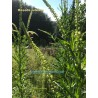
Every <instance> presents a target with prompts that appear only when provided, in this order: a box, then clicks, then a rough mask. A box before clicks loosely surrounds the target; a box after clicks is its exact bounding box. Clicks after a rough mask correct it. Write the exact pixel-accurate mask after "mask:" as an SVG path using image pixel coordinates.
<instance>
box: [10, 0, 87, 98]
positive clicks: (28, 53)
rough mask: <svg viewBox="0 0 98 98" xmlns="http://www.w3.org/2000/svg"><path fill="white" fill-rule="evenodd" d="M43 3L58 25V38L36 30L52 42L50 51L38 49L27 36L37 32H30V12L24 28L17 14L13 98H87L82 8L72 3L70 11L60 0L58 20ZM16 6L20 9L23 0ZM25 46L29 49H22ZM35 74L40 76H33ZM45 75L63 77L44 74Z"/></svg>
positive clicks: (52, 10)
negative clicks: (33, 72) (36, 72)
mask: <svg viewBox="0 0 98 98" xmlns="http://www.w3.org/2000/svg"><path fill="white" fill-rule="evenodd" d="M43 2H44V3H45V5H46V6H47V7H48V8H49V9H50V11H51V13H52V14H53V16H54V17H55V19H56V21H57V26H58V30H59V36H55V34H51V33H50V32H48V31H45V30H42V29H40V28H39V29H38V30H39V31H40V32H43V33H44V34H46V35H48V36H49V37H50V38H51V39H52V40H53V41H54V43H53V46H52V47H51V48H49V47H48V48H39V47H38V46H37V45H36V44H35V43H34V41H33V40H32V39H31V37H30V34H34V35H37V36H38V34H36V32H34V31H31V30H30V31H29V27H30V22H31V17H32V14H33V12H30V14H29V16H28V20H27V23H26V24H25V23H24V22H23V19H22V15H23V14H22V12H20V13H19V28H18V27H17V26H16V25H15V24H14V23H13V24H12V27H13V38H14V43H13V69H12V71H13V74H12V77H13V88H12V90H13V98H33V97H34V96H36V97H37V98H86V87H85V86H86V76H85V75H86V70H85V67H86V50H85V48H86V41H85V40H84V36H85V34H86V32H85V29H83V28H82V24H84V25H83V26H85V17H84V16H85V5H84V4H83V5H80V4H79V0H73V4H72V7H71V8H70V9H68V2H67V0H61V5H60V9H61V13H62V16H61V17H60V19H59V18H58V16H57V14H56V12H55V11H54V9H53V8H52V7H51V5H50V4H49V3H48V2H47V0H43ZM19 4H20V8H22V0H21V1H20V3H19ZM81 12H83V16H82V13H81ZM82 19H83V20H82ZM84 28H85V27H84ZM21 32H24V36H22V35H21ZM28 43H29V45H30V46H31V47H32V49H26V48H25V46H26V45H27V44H28ZM45 51H46V52H45ZM49 51H53V52H55V55H54V56H52V55H51V53H52V52H50V53H49ZM49 55H50V56H49ZM36 70H37V71H43V73H42V74H32V71H36ZM45 71H56V72H57V71H63V73H61V74H58V73H47V74H46V73H45Z"/></svg>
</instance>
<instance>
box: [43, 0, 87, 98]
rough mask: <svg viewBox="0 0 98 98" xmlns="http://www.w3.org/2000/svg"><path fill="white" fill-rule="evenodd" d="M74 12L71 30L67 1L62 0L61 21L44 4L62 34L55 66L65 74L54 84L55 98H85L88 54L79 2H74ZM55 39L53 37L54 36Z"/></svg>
mask: <svg viewBox="0 0 98 98" xmlns="http://www.w3.org/2000/svg"><path fill="white" fill-rule="evenodd" d="M73 1H74V2H73V3H74V5H73V6H74V10H73V15H74V16H73V17H75V18H74V20H73V21H74V24H70V26H71V25H74V27H75V29H73V30H72V29H71V28H69V22H70V18H73V17H69V14H68V12H69V11H68V6H67V5H68V2H67V0H61V6H60V9H61V13H62V16H61V19H60V20H58V19H57V18H56V17H57V15H56V13H55V11H54V10H53V8H52V7H51V5H50V4H49V3H48V2H47V1H46V0H43V2H44V3H45V4H46V6H47V7H48V8H49V9H50V11H51V13H52V14H53V15H54V17H55V18H56V20H57V23H58V28H59V31H60V33H61V38H57V37H56V38H53V39H58V40H55V42H56V44H55V46H56V47H57V48H58V50H57V54H56V59H57V61H58V63H57V64H55V66H56V68H57V69H58V70H64V74H63V75H60V76H57V77H56V79H54V81H52V84H54V86H57V88H54V90H55V92H52V94H53V95H54V96H53V97H54V98H85V97H86V92H85V85H86V84H85V83H86V77H85V64H86V54H85V44H86V42H85V41H84V40H83V36H84V34H85V33H84V32H80V31H79V30H80V29H79V23H78V22H79V17H78V15H79V12H80V6H79V0H73ZM44 32H45V31H44ZM52 37H53V36H52Z"/></svg>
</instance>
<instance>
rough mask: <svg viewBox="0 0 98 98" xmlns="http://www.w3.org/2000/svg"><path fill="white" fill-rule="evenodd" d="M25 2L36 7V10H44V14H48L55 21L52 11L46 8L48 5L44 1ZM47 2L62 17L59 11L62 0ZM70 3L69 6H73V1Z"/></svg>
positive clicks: (28, 0) (30, 0)
mask: <svg viewBox="0 0 98 98" xmlns="http://www.w3.org/2000/svg"><path fill="white" fill-rule="evenodd" d="M23 1H24V2H26V3H27V4H28V5H32V6H35V7H36V8H39V9H42V10H44V12H45V13H46V14H48V16H49V17H50V18H51V19H52V20H53V21H54V20H55V19H54V17H53V15H52V14H51V12H50V10H49V9H48V8H47V7H46V5H45V4H44V2H43V1H42V0H23ZM47 1H48V2H49V4H51V6H52V7H53V8H54V10H55V11H56V13H57V14H58V16H60V15H61V13H60V11H59V4H60V2H61V0H47ZM68 2H69V5H71V2H72V0H68Z"/></svg>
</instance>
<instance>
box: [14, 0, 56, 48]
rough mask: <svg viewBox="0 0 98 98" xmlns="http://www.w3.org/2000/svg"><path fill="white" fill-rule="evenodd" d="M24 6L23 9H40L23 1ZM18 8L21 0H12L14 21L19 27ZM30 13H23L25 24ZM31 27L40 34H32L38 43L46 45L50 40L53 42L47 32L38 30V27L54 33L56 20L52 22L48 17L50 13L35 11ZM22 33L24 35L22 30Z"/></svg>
mask: <svg viewBox="0 0 98 98" xmlns="http://www.w3.org/2000/svg"><path fill="white" fill-rule="evenodd" d="M22 7H23V9H33V10H35V9H36V10H40V9H37V8H35V7H32V6H29V5H27V4H26V3H23V2H22ZM18 9H19V1H18V0H12V22H13V23H15V24H16V26H17V27H19V24H18V23H19V12H18ZM29 13H30V12H23V13H22V19H23V21H24V23H25V25H26V23H27V20H28V16H29ZM29 29H30V30H31V31H34V32H36V33H37V34H38V36H35V35H32V36H33V40H34V42H35V43H36V44H37V45H42V46H46V45H49V42H52V39H51V38H50V37H49V36H48V35H47V34H45V33H43V32H41V31H39V30H38V29H42V30H45V31H48V32H50V33H51V34H52V33H54V30H55V26H54V22H52V21H51V20H50V18H49V17H48V15H47V14H45V13H43V12H42V11H37V12H33V14H32V18H31V23H30V26H29ZM21 34H22V35H24V32H21Z"/></svg>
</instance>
